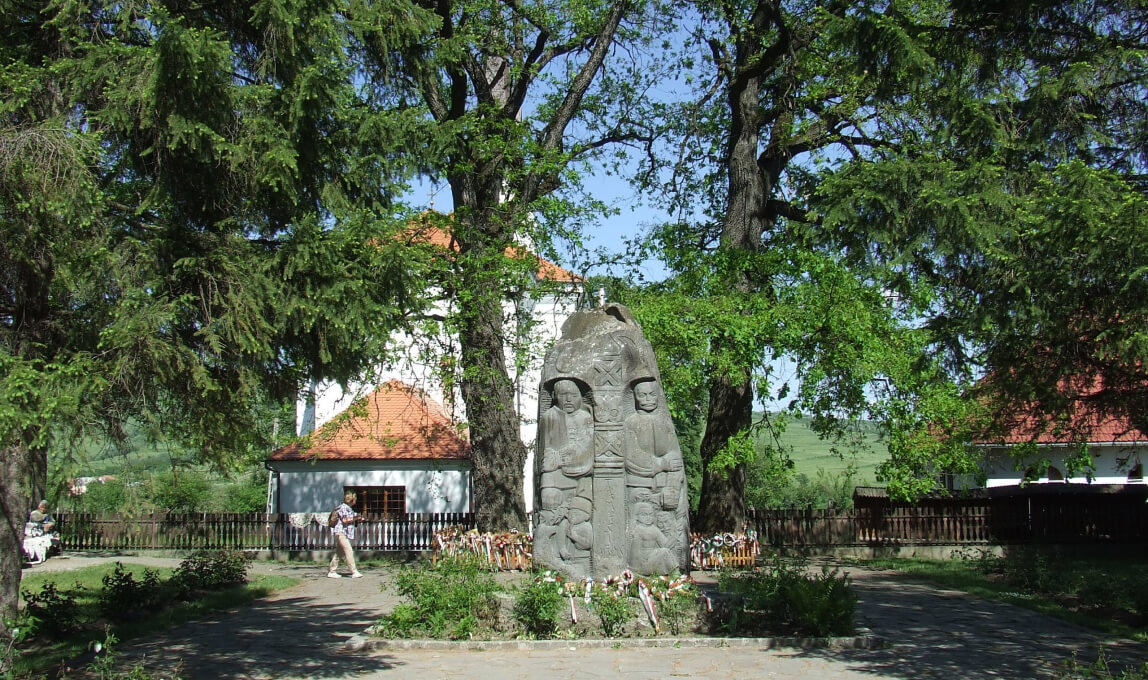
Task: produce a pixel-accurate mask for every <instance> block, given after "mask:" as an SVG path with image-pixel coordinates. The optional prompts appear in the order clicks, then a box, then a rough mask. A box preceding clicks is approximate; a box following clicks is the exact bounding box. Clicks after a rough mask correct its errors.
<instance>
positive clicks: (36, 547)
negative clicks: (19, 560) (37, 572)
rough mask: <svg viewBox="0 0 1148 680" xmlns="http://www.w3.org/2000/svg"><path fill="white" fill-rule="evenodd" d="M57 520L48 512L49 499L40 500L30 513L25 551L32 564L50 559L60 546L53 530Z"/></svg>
mask: <svg viewBox="0 0 1148 680" xmlns="http://www.w3.org/2000/svg"><path fill="white" fill-rule="evenodd" d="M55 526H56V522H55V520H53V519H52V516H51V515H50V514H48V501H40V503H39V505H37V506H36V509H35V510H33V511H32V512H30V513H28V521H27V523H25V525H24V552H25V553H26V554H27V555H28V559H29V561H30V562H31V563H32V564H39V563H40V562H43V561H44V560H46V559H48V556H49V554H50V553H51V552H52V551H53V549H55V548H58V547H59V537H58V535H57V534H56V533H55V532H54V531H53V529H54V528H55Z"/></svg>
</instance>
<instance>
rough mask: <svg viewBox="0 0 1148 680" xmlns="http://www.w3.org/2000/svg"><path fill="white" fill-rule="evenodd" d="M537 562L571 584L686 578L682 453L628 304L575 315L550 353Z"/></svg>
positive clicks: (541, 427) (539, 460) (538, 475)
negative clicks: (627, 575)
mask: <svg viewBox="0 0 1148 680" xmlns="http://www.w3.org/2000/svg"><path fill="white" fill-rule="evenodd" d="M534 460H535V470H534V481H535V484H534V488H535V499H534V507H535V513H534V517H535V520H534V563H535V565H537V566H540V567H544V568H548V569H555V570H558V571H561V572H563V573H565V574H567V575H568V576H570V577H573V578H601V577H603V576H609V575H616V574H620V573H622V571H624V570H626V569H629V570H631V571H633V572H634V573H637V574H642V575H654V574H669V573H671V572H674V571H678V572H680V573H683V574H684V573H688V571H689V550H690V541H689V537H690V530H689V501H688V492H687V489H686V480H685V473H684V471H683V467H682V453H681V449H679V448H678V438H677V435H676V434H675V432H674V424H673V422H672V421H671V420H670V415H669V411H668V410H667V408H666V399H665V394H664V393H663V391H662V388H661V377H660V375H659V374H658V364H657V361H656V360H655V359H654V351H653V348H652V347H651V346H650V343H649V342H648V341H647V340H646V338H645V336H643V335H642V330H641V328H639V327H638V324H637V323H636V322H635V321H634V317H633V315H632V314H631V313H630V310H629V309H627V308H626V307H624V306H622V305H618V304H610V305H606V306H605V307H603V308H601V309H597V310H593V311H584V312H578V313H576V314H574V315H573V316H571V317H570V318H569V319H568V320H567V321H566V323H565V324H564V325H563V326H562V337H561V339H559V341H558V343H557V344H555V345H554V347H552V348H551V349H550V351H549V352H547V354H546V361H545V363H544V364H543V367H542V381H541V384H540V385H539V398H538V439H537V450H536V452H535V456H534Z"/></svg>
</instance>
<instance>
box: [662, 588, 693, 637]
mask: <svg viewBox="0 0 1148 680" xmlns="http://www.w3.org/2000/svg"><path fill="white" fill-rule="evenodd" d="M657 606H658V620H659V621H660V622H661V625H662V627H663V628H665V629H666V630H667V631H669V633H670V635H681V634H682V633H683V632H685V631H686V630H688V629H690V628H692V627H693V626H692V624H693V623H694V621H695V620H696V619H697V615H698V611H699V605H698V600H697V598H696V597H690V596H676V597H667V598H666V599H665V600H663V601H660V602H658V604H657Z"/></svg>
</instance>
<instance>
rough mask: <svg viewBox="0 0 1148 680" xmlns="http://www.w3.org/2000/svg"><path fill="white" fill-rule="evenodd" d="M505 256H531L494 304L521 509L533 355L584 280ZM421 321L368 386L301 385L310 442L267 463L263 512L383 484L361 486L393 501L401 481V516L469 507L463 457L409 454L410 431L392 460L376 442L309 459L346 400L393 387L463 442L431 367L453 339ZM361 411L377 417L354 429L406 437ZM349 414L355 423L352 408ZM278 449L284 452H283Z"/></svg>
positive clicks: (543, 263)
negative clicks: (517, 434) (499, 304)
mask: <svg viewBox="0 0 1148 680" xmlns="http://www.w3.org/2000/svg"><path fill="white" fill-rule="evenodd" d="M414 237H415V238H421V239H423V240H424V241H425V242H427V243H430V244H432V245H435V246H438V247H441V248H442V249H443V252H444V256H449V255H445V254H446V253H449V252H450V250H452V249H454V248H455V246H454V244H453V242H452V240H451V238H450V236H449V235H448V234H446V233H444V232H442V231H441V230H439V229H437V228H434V227H425V226H424V227H419V231H418V233H417V234H415V236H414ZM506 256H507V257H514V258H524V257H526V258H531V259H532V260H533V261H534V262H537V267H536V268H535V269H534V273H533V275H531V276H529V277H527V280H524V281H523V282H522V285H521V286H519V287H518V288H517V289H515V290H513V291H511V294H510V295H509V296H508V297H507V298H506V299H505V300H504V301H503V324H504V333H505V337H506V340H507V346H506V347H505V355H506V357H507V362H508V365H507V372H508V374H509V375H510V378H511V380H512V381H513V383H514V386H515V408H516V410H517V412H518V415H519V422H520V423H521V436H522V441H523V443H524V444H525V445H526V447H527V451H528V452H529V455H528V457H527V460H526V465H525V467H524V469H523V478H524V480H525V484H524V494H525V500H526V507H527V510H528V511H529V510H530V509H531V507H532V504H533V498H534V488H533V475H532V474H531V473H532V471H533V470H534V457H533V450H534V438H535V433H536V429H537V423H536V419H537V413H538V382H539V379H540V378H541V373H542V361H543V359H544V358H545V352H546V349H547V348H548V347H550V346H551V345H552V344H553V343H554V342H555V341H556V340H557V339H558V337H559V336H560V334H561V329H562V324H563V323H565V321H566V319H567V318H569V316H570V315H571V314H573V313H574V311H575V310H576V309H577V305H578V301H579V298H580V297H581V296H582V294H583V281H582V279H581V278H580V277H578V276H576V275H574V274H572V273H570V272H568V271H566V270H565V269H562V268H561V267H559V266H557V265H555V264H554V263H552V262H549V261H547V260H545V259H543V258H540V257H538V256H536V255H533V254H531V253H529V252H528V251H527V250H525V249H507V252H506ZM452 304H453V302H452V301H450V300H448V299H440V300H438V301H437V302H436V303H435V305H434V309H432V310H431V312H430V313H429V314H428V315H427V316H428V318H436V317H437V318H440V319H441V318H445V317H447V316H448V315H449V313H450V312H451V311H452V309H451V306H452ZM426 327H427V328H428V329H430V330H428V331H427V332H426V333H425V334H422V335H417V336H411V335H404V334H397V335H396V336H395V337H394V338H393V339H392V345H393V346H394V348H395V351H394V352H393V356H392V357H391V358H390V359H389V360H388V361H387V362H386V363H380V365H379V366H378V367H377V368H376V370H375V371H374V374H373V377H372V380H371V381H370V382H369V383H367V384H359V385H349V386H347V387H346V388H345V389H344V388H343V387H340V386H339V385H338V384H337V383H329V382H321V383H312V384H311V385H309V386H307V390H306V392H305V394H304V396H303V397H302V398H301V399H300V401H299V402H298V403H297V404H296V434H297V435H299V436H301V437H302V436H304V435H311V437H309V439H310V440H312V441H313V442H314V443H313V444H312V445H311V447H310V448H309V449H308V450H307V452H302V451H301V450H298V449H295V448H292V447H285V448H284V449H280V450H279V451H276V452H275V453H273V454H272V456H271V458H269V459H268V461H267V465H268V467H269V469H271V470H272V475H271V480H270V483H269V489H268V510H269V511H270V512H285V513H294V512H320V511H323V510H324V509H329V506H330V505H331V501H332V499H334V498H336V497H337V496H341V495H342V490H343V489H344V488H356V489H383V488H387V489H391V490H390V491H370V492H369V495H372V497H373V496H379V495H380V494H381V495H383V496H386V497H387V498H398V497H399V495H400V492H399V491H398V489H399V488H400V487H401V488H404V489H406V491H405V492H403V494H401V495H402V497H403V499H404V501H403V504H402V505H404V506H405V509H406V512H469V511H472V510H473V508H472V507H471V494H470V481H469V480H470V477H469V475H470V462H469V458H467V457H465V456H455V455H451V456H444V455H441V452H434V453H429V454H428V455H415V453H414V452H415V449H416V448H417V446H415V444H416V443H417V444H418V445H420V446H421V445H422V444H421V443H418V442H417V437H415V439H414V440H413V441H412V446H415V447H414V448H408V449H404V450H405V451H408V453H407V454H404V456H402V457H400V458H396V457H395V456H394V455H393V454H392V453H390V452H389V451H388V450H384V449H382V448H377V447H376V448H374V449H372V450H370V451H368V450H366V449H363V450H360V451H358V452H357V453H355V454H353V455H352V454H350V453H347V452H343V453H338V454H334V455H331V452H329V451H327V450H326V449H322V455H318V456H316V455H309V454H314V453H315V452H317V451H320V444H321V442H322V441H323V440H324V435H323V432H324V428H326V427H327V426H328V425H329V424H330V423H332V422H335V421H336V420H343V419H344V418H345V417H346V416H340V414H343V413H345V412H346V410H347V409H348V408H349V407H351V405H352V404H353V403H357V402H359V401H362V400H364V399H367V398H369V399H368V403H375V401H378V400H379V399H383V400H384V401H386V400H389V399H392V398H393V394H394V393H395V392H396V390H397V391H399V392H402V391H403V390H407V391H409V393H410V394H412V395H413V394H418V395H420V396H418V397H417V399H416V401H418V402H419V403H422V404H425V405H428V406H427V408H428V410H431V411H433V412H435V413H439V414H441V416H442V418H443V422H444V423H447V424H449V428H451V429H453V430H454V431H455V432H456V433H457V434H458V436H459V437H460V440H461V441H463V442H465V441H466V439H467V436H466V426H465V423H466V409H465V406H464V404H463V401H462V397H461V394H460V393H459V392H458V391H457V389H455V390H454V391H453V392H448V391H446V390H444V389H443V381H442V379H441V373H440V372H441V368H442V366H443V365H444V363H449V362H452V361H453V362H457V359H458V343H457V341H456V339H455V338H453V337H451V336H450V335H448V333H447V332H446V331H445V330H444V328H443V324H442V323H437V324H436V323H428V324H427V325H426ZM383 388H386V390H384V389H383ZM380 393H382V394H380ZM387 394H391V395H392V396H386V395H387ZM372 400H374V401H372ZM387 403H389V401H388V402H387ZM368 411H369V412H368V413H366V414H363V415H364V417H366V418H368V419H375V420H376V421H378V422H374V423H370V424H367V423H360V424H359V425H358V426H357V427H358V428H359V429H360V430H361V431H374V430H373V429H372V428H381V429H382V431H386V432H389V433H390V435H389V436H390V437H391V438H394V437H406V436H408V435H409V430H404V429H403V428H402V427H396V425H395V423H393V422H390V421H389V420H388V419H389V418H392V417H393V413H394V411H393V409H391V407H389V406H388V408H386V409H383V408H379V409H374V410H371V409H368ZM351 417H352V418H354V419H357V418H358V417H359V414H358V413H356V414H354V415H353V416H351ZM404 432H405V433H407V434H403V433H404ZM316 435H318V437H316ZM293 446H296V445H293ZM287 449H291V452H290V453H287ZM345 451H348V452H349V451H350V449H346V450H345ZM285 456H286V457H285ZM400 473H401V474H400ZM288 475H290V476H288ZM432 489H434V490H433V491H432ZM388 494H389V495H388ZM360 502H362V499H360ZM380 502H382V501H380ZM386 503H389V504H390V505H387V507H389V508H395V509H397V508H398V507H399V505H400V504H399V502H398V501H397V500H390V501H387V502H386ZM386 503H384V505H386Z"/></svg>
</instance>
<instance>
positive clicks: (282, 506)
mask: <svg viewBox="0 0 1148 680" xmlns="http://www.w3.org/2000/svg"><path fill="white" fill-rule="evenodd" d="M273 465H274V469H273V471H272V475H271V494H270V496H271V505H272V507H271V512H285V513H291V512H327V511H330V509H331V508H333V507H334V506H335V504H337V503H338V502H339V501H341V500H342V498H343V489H344V487H349V486H356V487H357V486H402V487H405V488H406V497H407V508H406V510H407V512H467V511H469V509H470V463H469V462H462V461H436V462H430V463H428V462H427V461H392V462H388V463H386V465H385V466H383V465H379V464H376V463H368V462H363V461H317V462H315V463H310V462H306V461H288V462H281V463H274V464H273ZM428 466H429V467H428Z"/></svg>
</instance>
